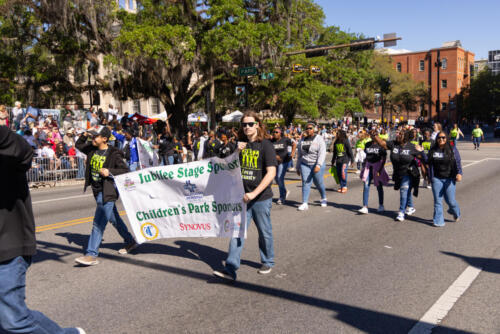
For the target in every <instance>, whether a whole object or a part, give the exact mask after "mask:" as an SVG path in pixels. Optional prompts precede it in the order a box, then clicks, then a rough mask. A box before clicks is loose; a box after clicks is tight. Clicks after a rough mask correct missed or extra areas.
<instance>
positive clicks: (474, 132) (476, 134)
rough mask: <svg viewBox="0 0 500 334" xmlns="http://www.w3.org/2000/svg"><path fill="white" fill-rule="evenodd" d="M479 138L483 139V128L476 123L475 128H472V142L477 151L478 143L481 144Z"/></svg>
mask: <svg viewBox="0 0 500 334" xmlns="http://www.w3.org/2000/svg"><path fill="white" fill-rule="evenodd" d="M481 139H482V140H483V141H484V133H483V130H481V128H480V127H479V124H476V128H475V129H474V130H472V142H473V143H474V149H475V150H478V151H479V145H480V144H481Z"/></svg>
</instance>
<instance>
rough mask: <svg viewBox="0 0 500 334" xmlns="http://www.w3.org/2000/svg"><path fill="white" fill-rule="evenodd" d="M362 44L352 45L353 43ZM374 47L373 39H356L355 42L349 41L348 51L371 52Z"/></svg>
mask: <svg viewBox="0 0 500 334" xmlns="http://www.w3.org/2000/svg"><path fill="white" fill-rule="evenodd" d="M361 42H365V43H363V44H358V45H353V44H354V43H361ZM374 47H375V38H373V37H372V38H365V39H357V40H355V41H351V46H349V51H364V50H373V48H374Z"/></svg>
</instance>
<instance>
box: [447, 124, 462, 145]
mask: <svg viewBox="0 0 500 334" xmlns="http://www.w3.org/2000/svg"><path fill="white" fill-rule="evenodd" d="M460 136H462V138H464V137H465V136H464V134H463V133H462V131H461V130H460V128H459V127H458V124H457V123H455V124H453V129H451V130H450V135H449V138H450V145H452V146H455V145H456V142H457V140H459V139H460Z"/></svg>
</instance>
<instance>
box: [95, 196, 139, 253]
mask: <svg viewBox="0 0 500 334" xmlns="http://www.w3.org/2000/svg"><path fill="white" fill-rule="evenodd" d="M95 200H96V202H97V208H96V209H95V215H94V223H93V226H92V233H91V234H90V239H89V244H88V245H87V251H86V252H85V255H90V256H95V257H97V255H98V254H99V246H100V245H101V242H102V235H103V234H104V230H105V229H106V225H107V224H108V221H109V222H111V224H113V226H114V227H115V228H116V230H117V231H118V234H120V236H121V237H122V238H123V240H124V241H125V244H130V243H132V242H134V238H133V237H132V235H131V234H130V232H129V231H128V229H127V225H125V222H124V221H123V220H122V219H121V217H120V214H119V213H118V210H117V209H116V205H115V202H105V203H103V201H102V192H100V193H99V194H97V196H96V199H95Z"/></svg>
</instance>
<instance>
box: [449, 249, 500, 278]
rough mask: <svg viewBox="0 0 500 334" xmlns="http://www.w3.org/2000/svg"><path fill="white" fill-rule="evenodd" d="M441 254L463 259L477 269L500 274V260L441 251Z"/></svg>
mask: <svg viewBox="0 0 500 334" xmlns="http://www.w3.org/2000/svg"><path fill="white" fill-rule="evenodd" d="M441 253H443V254H445V255H449V256H454V257H458V258H459V259H462V260H463V261H464V262H466V263H468V264H469V265H471V266H473V267H476V268H480V269H481V268H482V269H483V271H486V272H490V273H493V274H500V260H499V259H489V258H486V257H472V256H465V255H461V254H457V253H453V252H444V251H441Z"/></svg>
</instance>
